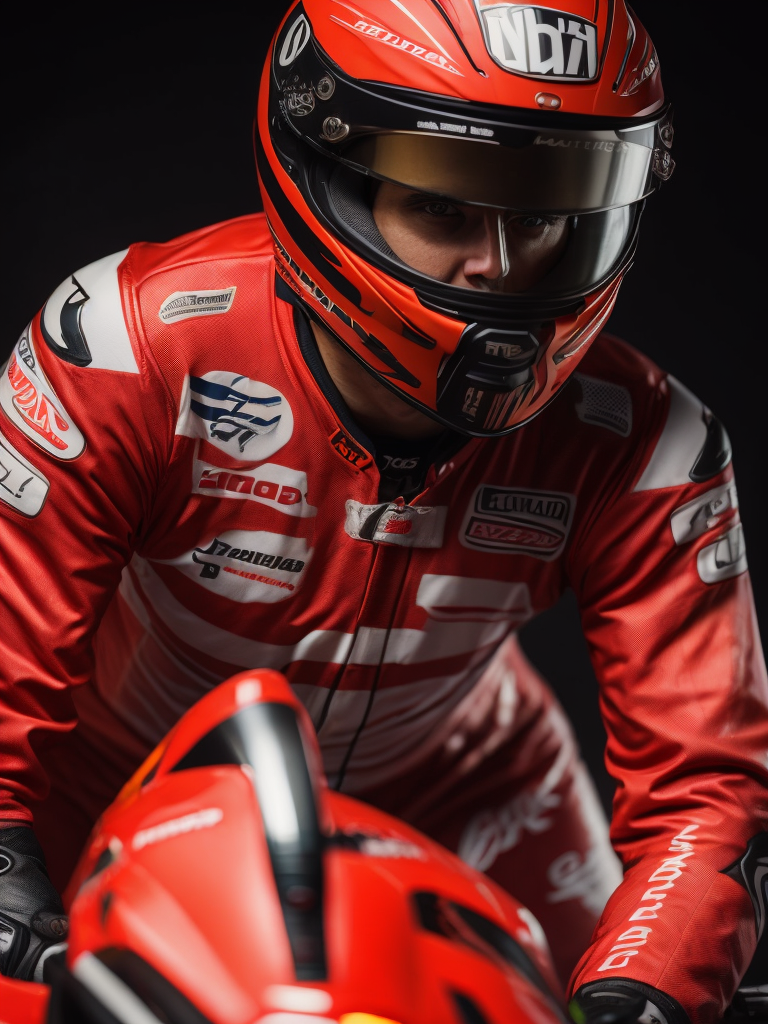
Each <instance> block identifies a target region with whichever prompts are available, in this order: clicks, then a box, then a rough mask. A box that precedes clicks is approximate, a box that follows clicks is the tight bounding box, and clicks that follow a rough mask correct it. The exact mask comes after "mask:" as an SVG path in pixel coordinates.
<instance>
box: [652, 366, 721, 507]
mask: <svg viewBox="0 0 768 1024" xmlns="http://www.w3.org/2000/svg"><path fill="white" fill-rule="evenodd" d="M667 385H668V386H669V410H668V412H667V422H666V423H665V424H664V429H663V430H662V432H661V436H660V437H659V440H658V441H657V442H656V447H655V449H654V451H653V454H652V455H651V458H650V461H649V463H648V465H647V466H646V467H645V469H644V471H643V474H642V476H641V477H640V479H639V480H638V482H637V484H636V485H635V490H636V491H650V490H653V489H654V488H658V487H682V486H683V485H684V484H688V483H691V482H693V483H697V484H698V483H703V482H704V481H705V480H709V479H711V478H712V477H713V476H717V474H718V473H720V472H721V471H722V470H723V469H725V467H726V466H727V465H728V463H729V462H730V461H731V445H730V441H729V440H728V435H727V434H726V432H725V428H724V427H723V425H722V424H721V423H720V421H719V420H718V419H716V418H715V417H714V416H713V415H712V413H711V412H710V411H709V409H707V408H706V406H704V405H702V403H701V402H700V401H699V399H698V398H696V396H695V395H692V394H691V392H690V391H689V390H688V389H687V388H685V387H683V385H682V384H681V383H680V381H678V380H676V379H675V378H674V377H672V376H669V377H667Z"/></svg>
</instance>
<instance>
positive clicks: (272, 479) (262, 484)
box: [192, 459, 317, 519]
mask: <svg viewBox="0 0 768 1024" xmlns="http://www.w3.org/2000/svg"><path fill="white" fill-rule="evenodd" d="M192 491H193V493H194V494H208V495H210V496H211V497H214V498H235V499H237V498H239V499H241V500H243V501H258V502H259V503H260V504H262V505H269V506H270V508H275V509H277V510H278V511H279V512H284V513H285V514H286V515H288V516H299V517H300V518H302V519H305V518H310V517H312V516H315V515H317V509H316V508H315V507H314V506H313V505H309V504H307V474H306V473H302V472H300V471H299V470H297V469H288V468H287V467H286V466H277V465H275V464H274V463H271V462H267V463H264V464H263V465H261V466H259V468H258V469H247V470H246V469H243V470H238V471H237V472H234V471H233V470H230V469H222V468H221V467H220V466H211V465H209V464H208V463H207V462H201V461H200V460H198V459H196V460H195V464H194V467H193V470H192Z"/></svg>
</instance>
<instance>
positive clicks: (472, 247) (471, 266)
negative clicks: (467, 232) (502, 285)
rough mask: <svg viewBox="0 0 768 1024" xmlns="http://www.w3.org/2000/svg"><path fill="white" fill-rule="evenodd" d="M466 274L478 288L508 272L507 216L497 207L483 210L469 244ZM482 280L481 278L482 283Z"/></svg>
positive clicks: (499, 280) (497, 280)
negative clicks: (505, 223)
mask: <svg viewBox="0 0 768 1024" xmlns="http://www.w3.org/2000/svg"><path fill="white" fill-rule="evenodd" d="M463 271H464V276H465V277H466V278H467V280H468V281H469V282H470V283H473V284H475V285H476V286H478V287H484V286H485V287H487V286H488V285H489V284H492V283H494V282H501V281H502V280H503V279H504V278H505V277H506V276H507V274H508V273H509V255H508V252H507V241H506V229H505V226H504V218H503V215H502V214H501V212H500V211H498V210H484V211H483V213H482V216H481V217H478V221H477V224H476V227H475V231H474V232H473V236H472V238H471V240H470V241H469V242H468V244H467V249H466V255H465V259H464V266H463ZM479 279H482V283H481V281H480V280H479Z"/></svg>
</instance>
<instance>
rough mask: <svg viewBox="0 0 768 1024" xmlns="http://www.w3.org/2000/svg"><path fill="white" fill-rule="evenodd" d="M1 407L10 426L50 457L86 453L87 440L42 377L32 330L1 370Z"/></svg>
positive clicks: (27, 332) (22, 338)
mask: <svg viewBox="0 0 768 1024" xmlns="http://www.w3.org/2000/svg"><path fill="white" fill-rule="evenodd" d="M0 407H2V409H3V412H4V413H5V414H6V416H7V417H8V419H9V420H10V421H11V423H13V424H14V425H15V426H17V427H18V428H19V430H20V431H21V432H22V433H23V434H26V436H27V437H28V438H29V439H30V441H34V443H35V444H36V445H39V447H40V448H42V449H43V451H45V452H48V454H49V455H55V456H56V458H57V459H65V460H67V459H76V458H77V456H78V455H80V454H81V453H82V452H83V450H84V448H85V438H84V437H83V435H82V434H81V433H80V431H79V430H78V428H77V427H76V426H75V424H74V422H73V421H72V419H71V418H70V416H69V414H68V413H67V412H66V411H65V409H64V407H63V405H62V404H61V402H60V401H59V399H58V398H57V397H56V394H55V393H54V391H53V388H52V387H51V386H50V384H49V383H48V381H47V380H46V379H45V377H44V376H43V373H42V371H41V370H40V368H39V366H38V363H37V358H36V355H35V350H34V347H33V345H32V339H31V337H30V332H29V328H27V330H26V331H25V332H24V333H23V334H22V336H21V338H19V340H18V342H17V343H16V347H15V348H14V350H13V352H12V353H11V357H10V359H9V360H8V362H7V363H6V364H5V366H4V367H3V369H2V371H0Z"/></svg>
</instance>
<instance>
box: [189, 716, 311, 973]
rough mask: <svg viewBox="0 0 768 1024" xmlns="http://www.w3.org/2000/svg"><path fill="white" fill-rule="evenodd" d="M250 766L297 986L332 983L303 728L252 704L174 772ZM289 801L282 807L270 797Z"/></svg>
mask: <svg viewBox="0 0 768 1024" xmlns="http://www.w3.org/2000/svg"><path fill="white" fill-rule="evenodd" d="M224 764H234V765H249V766H250V767H251V768H252V769H253V773H254V788H255V790H256V798H257V800H258V803H259V809H260V811H261V817H262V821H263V823H264V833H265V836H266V840H267V847H268V850H269V856H270V860H271V863H272V871H273V873H274V877H275V885H276V887H277V892H278V896H279V898H280V907H281V909H282V912H283V920H284V922H285V929H286V932H287V933H288V941H289V943H290V946H291V953H292V955H293V962H294V969H295V971H296V978H297V979H298V980H299V981H321V980H323V979H325V978H327V976H328V968H327V962H326V950H325V934H324V928H323V916H324V915H323V905H324V904H323V897H324V875H323V857H322V851H323V837H322V835H321V832H320V824H319V819H318V812H317V805H316V803H315V793H314V788H313V785H312V778H311V776H310V772H309V766H308V764H307V759H306V755H305V753H304V745H303V743H302V740H301V733H300V732H299V723H298V720H297V718H296V713H295V711H294V710H293V708H291V707H289V706H288V705H287V704H279V703H263V704H251V705H249V706H248V707H244V708H241V710H240V711H238V712H236V713H235V714H234V715H232V717H231V718H228V719H227V720H226V721H224V722H221V723H220V724H219V725H217V726H216V727H215V728H214V729H212V730H211V731H210V732H209V733H207V734H206V735H205V736H204V737H203V738H202V739H201V740H199V741H198V742H197V743H196V744H195V745H194V747H192V749H191V750H190V751H189V752H188V753H187V754H185V755H184V757H183V758H181V760H180V761H179V762H178V763H177V764H175V765H174V766H173V768H172V769H171V771H174V772H177V771H185V770H187V769H190V768H204V767H209V766H213V765H224ZM276 791H278V792H280V793H281V794H282V795H283V796H284V797H285V798H287V800H286V801H285V802H284V803H282V804H281V805H280V807H277V804H276V802H275V801H273V800H270V799H269V795H270V794H273V793H275V792H276Z"/></svg>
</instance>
